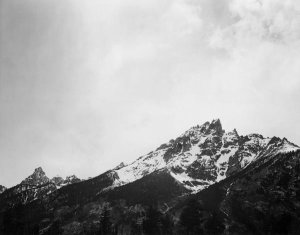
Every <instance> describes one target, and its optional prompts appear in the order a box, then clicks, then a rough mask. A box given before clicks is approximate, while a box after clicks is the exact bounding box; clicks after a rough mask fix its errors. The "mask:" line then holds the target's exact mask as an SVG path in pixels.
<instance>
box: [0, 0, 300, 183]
mask: <svg viewBox="0 0 300 235" xmlns="http://www.w3.org/2000/svg"><path fill="white" fill-rule="evenodd" d="M1 8H2V9H4V10H1V11H0V17H1V25H0V27H1V37H0V50H1V55H0V71H1V77H0V82H1V86H0V106H1V107H2V112H1V116H0V127H1V133H0V154H1V156H5V157H4V158H1V159H0V165H1V166H6V165H13V164H14V163H15V162H19V163H20V164H18V166H16V167H17V168H16V169H17V172H18V176H16V177H18V179H22V177H23V176H24V172H25V170H26V172H30V170H31V169H32V168H33V167H35V165H37V164H39V165H40V164H42V165H43V166H44V168H45V170H46V171H47V172H49V174H50V175H55V174H57V173H60V174H63V175H65V174H71V173H76V174H78V175H79V176H81V177H88V176H93V175H97V174H99V173H101V172H102V171H104V170H107V169H109V168H112V167H113V166H114V165H116V164H118V163H119V162H120V161H125V162H126V161H127V162H130V161H132V160H134V159H135V158H136V157H138V156H139V155H141V154H144V153H146V152H148V151H151V150H152V149H154V148H156V147H157V146H158V145H160V144H161V143H162V142H165V141H167V140H168V139H170V138H174V137H176V136H177V135H179V134H180V133H181V132H183V131H185V129H187V128H189V127H190V126H192V125H195V124H198V123H199V124H201V123H202V122H204V121H207V120H210V119H212V118H216V117H219V118H221V120H222V121H223V123H224V127H225V128H226V129H231V128H234V127H236V128H237V129H238V130H240V131H241V132H242V133H248V132H252V131H255V132H261V133H262V134H266V135H279V136H287V137H290V138H289V139H291V140H297V141H298V143H300V135H299V134H297V133H295V132H294V131H293V130H294V129H295V127H294V126H293V124H292V123H293V122H295V123H296V121H297V120H299V118H300V114H299V112H297V111H296V110H297V106H298V103H297V100H299V99H300V97H299V95H298V94H299V89H300V84H299V79H298V78H299V75H300V74H299V73H300V70H299V64H300V62H299V59H300V56H299V55H298V51H299V49H300V48H299V32H300V30H299V22H300V20H299V10H300V7H299V3H298V2H296V1H289V0H285V1H283V0H282V1H279V0H262V1H256V0H243V1H235V0H221V1H220V0H200V1H199V0H154V1H140V0H115V1H96V0H94V1H93V0H91V1H85V2H83V1H80V0H67V1H60V0H51V1H37V0H30V1H26V3H25V2H22V3H21V2H19V1H13V0H11V1H8V0H7V1H6V0H2V1H1ZM283 120H289V122H283ZM297 141H296V142H297ZM60 164H61V165H67V167H64V168H63V167H60ZM25 168H26V169H25ZM58 168H59V170H58ZM7 169H9V168H7ZM1 170H3V171H2V172H3V180H4V179H10V182H15V183H17V182H18V179H12V176H11V175H10V172H9V171H8V170H6V168H5V169H1ZM1 179H2V178H1ZM0 184H1V182H0ZM3 184H5V182H3Z"/></svg>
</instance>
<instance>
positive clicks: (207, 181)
mask: <svg viewBox="0 0 300 235" xmlns="http://www.w3.org/2000/svg"><path fill="white" fill-rule="evenodd" d="M298 151H299V147H298V146H296V145H295V144H293V143H291V142H289V141H288V140H287V139H285V138H284V139H280V138H278V137H273V138H264V137H263V136H262V135H259V134H250V135H246V136H241V135H239V134H238V132H237V131H236V130H233V131H230V132H225V131H224V130H223V128H222V125H221V122H220V120H218V119H217V120H213V121H211V122H206V123H204V124H203V125H197V126H195V127H192V128H191V129H189V130H187V131H186V132H185V133H183V134H182V135H181V136H179V137H178V138H176V139H175V140H170V141H169V142H167V143H165V144H162V145H161V146H160V147H158V148H157V149H156V150H154V151H152V152H150V153H148V154H146V155H144V156H142V157H140V158H138V159H137V160H136V161H134V162H133V163H131V164H128V165H126V164H124V163H121V164H120V165H118V166H117V167H115V168H114V169H112V170H109V171H107V172H105V173H103V174H101V175H99V176H97V177H95V178H91V179H89V180H86V181H82V182H78V183H76V184H70V185H66V186H64V187H61V185H63V179H62V178H60V177H55V178H53V179H52V180H47V179H46V178H45V177H44V174H43V173H42V172H40V171H38V174H36V175H38V176H39V177H35V176H30V177H28V178H27V179H26V180H25V181H26V182H27V184H26V185H30V184H29V183H32V182H33V183H35V187H42V188H44V189H47V188H48V187H50V185H55V189H54V190H53V191H51V192H50V191H46V190H45V193H42V194H41V195H42V196H40V197H31V198H30V200H28V203H25V206H23V207H22V206H21V207H13V208H11V207H12V206H13V205H15V204H13V203H12V204H9V205H6V207H4V208H9V209H8V210H6V211H5V212H4V213H2V214H1V213H0V219H1V217H2V218H3V219H5V218H6V217H7V216H6V215H7V213H8V212H9V213H8V215H11V214H14V213H17V212H18V211H19V210H21V211H22V213H23V215H24V216H22V218H21V220H22V221H23V222H24V221H25V222H24V224H26V226H27V227H29V228H30V231H33V230H32V229H34V228H36V226H38V227H39V231H40V234H55V233H53V232H51V231H53V229H55V228H57V226H58V225H57V223H58V222H57V221H59V223H60V226H61V227H62V229H63V230H64V231H69V230H70V231H77V232H78V234H80V233H83V231H84V229H85V231H89V232H91V234H93V232H92V231H94V230H93V228H95V227H96V228H99V218H101V216H102V214H101V213H102V212H103V211H104V210H105V209H104V208H106V207H110V210H111V216H112V220H113V226H112V227H113V228H114V229H122V231H126V232H124V233H123V234H130V233H131V232H132V231H133V230H132V229H133V228H135V225H133V224H141V223H143V221H145V220H146V219H147V215H146V211H147V208H148V207H149V206H150V205H154V206H155V207H157V208H159V210H161V211H163V212H164V213H165V214H166V215H170V216H171V217H172V219H173V220H174V221H173V222H172V223H173V225H172V226H174V224H175V225H176V226H177V227H178V226H179V224H180V223H179V222H178V220H179V217H180V214H181V213H182V211H183V210H185V209H184V208H185V207H186V202H187V201H186V200H187V199H190V198H195V199H196V200H198V201H201V202H202V203H203V204H204V205H202V207H203V208H204V212H203V213H202V212H201V213H202V214H204V215H205V216H206V217H205V218H213V219H214V218H218V221H219V222H218V224H221V225H222V226H221V228H222V229H223V227H226V228H230V229H232V231H237V233H238V234H239V233H241V232H243V231H244V232H245V231H246V232H247V231H252V230H251V229H250V228H249V227H248V225H245V224H243V223H242V222H240V221H239V220H238V219H237V218H238V216H237V215H236V214H235V209H234V208H232V206H234V200H235V199H232V198H234V196H233V197H231V195H233V192H235V191H238V190H236V189H238V188H239V187H240V184H242V185H243V187H244V188H243V190H244V191H246V190H247V188H248V187H249V188H251V187H254V186H252V184H255V183H257V182H260V179H259V177H258V176H259V175H260V173H258V172H264V171H265V170H266V169H267V171H269V169H270V172H273V173H272V174H275V175H276V172H277V171H280V164H279V163H277V162H278V159H283V160H284V159H286V160H287V161H288V162H289V161H290V160H288V159H289V157H290V156H291V155H289V154H292V156H293V157H292V159H294V158H295V157H294V156H296V155H297V156H299V153H298ZM295 152H296V153H295ZM287 156H288V157H287ZM274 164H277V165H278V169H279V170H276V169H277V168H276V169H275V168H272V166H273V165H274ZM290 167H294V165H293V164H292V165H291V166H289V167H288V168H290ZM274 172H275V173H274ZM287 175H290V177H292V178H294V177H295V178H296V179H298V178H299V176H298V175H297V174H296V173H295V172H287ZM256 176H257V177H258V178H256ZM265 176H266V175H265ZM265 176H263V178H267V177H265ZM297 177H298V178H297ZM252 178H253V180H252ZM256 180H257V181H256ZM28 182H29V183H28ZM240 182H243V183H240ZM268 184H269V186H270V188H266V189H264V190H269V189H270V190H271V192H273V191H274V190H275V189H276V187H277V185H276V184H274V183H273V182H272V181H271V182H269V183H268ZM20 185H21V186H22V187H23V186H24V184H23V185H22V184H20ZM20 185H19V186H18V187H20ZM46 185H47V186H46ZM295 185H297V183H295ZM295 185H293V187H294V188H295V187H296V186H295ZM31 186H32V185H31ZM235 187H236V189H235ZM33 189H34V188H33ZM297 190H298V189H296V190H295V191H294V189H293V188H292V189H291V190H287V191H290V192H292V194H295V195H296V196H297V195H298V194H297V193H298V191H297ZM8 191H10V192H12V191H11V190H8ZM25 191H26V190H25ZM31 191H32V189H31ZM5 193H6V192H5ZM5 193H3V194H1V195H0V204H1V203H2V204H3V201H5V200H1V199H3V197H2V195H4V194H5ZM12 194H13V195H18V194H14V192H12ZM6 195H7V194H6ZM20 195H22V199H24V192H23V191H22V193H21V194H20ZM243 195H247V192H243ZM243 195H238V198H243ZM256 195H257V192H256V191H255V192H252V194H250V195H249V196H247V197H245V198H244V199H245V200H246V201H247V199H248V197H249V198H250V197H251V196H253V197H254V198H255V197H256ZM34 199H37V200H34ZM265 200H267V199H265ZM297 200H298V199H297ZM297 200H296V201H295V202H296V204H297V202H299V200H298V201H297ZM232 201H233V203H232ZM21 202H24V201H21ZM0 206H1V205H0ZM253 206H256V205H253ZM195 207H197V206H195ZM20 208H21V209H20ZM287 210H291V207H288V208H287ZM7 211H8V212H7ZM126 213H129V214H130V215H131V216H130V218H128V217H126V216H125V214H126ZM131 213H133V214H131ZM32 215H34V216H32ZM121 215H123V216H121ZM214 216H216V217H214ZM123 217H124V218H125V217H126V218H127V219H128V220H124V219H123ZM8 218H10V217H9V216H8ZM205 218H204V219H203V221H206V219H205ZM295 218H297V217H295ZM8 220H9V219H8ZM220 221H221V222H220ZM203 223H204V222H203ZM205 223H206V222H205ZM236 224H237V226H238V228H235V227H234V226H235V225H236ZM0 225H1V224H0ZM3 226H4V227H3ZM176 226H175V227H173V229H175V230H176V229H177V227H176ZM201 226H202V225H201ZM203 226H204V225H203ZM205 226H206V225H205ZM252 226H255V225H252ZM250 227H251V226H250ZM0 229H1V226H0ZM11 229H12V230H13V229H14V226H11V227H5V224H2V230H5V231H12V230H11ZM178 229H182V228H181V227H180V226H179V227H178ZM201 229H202V228H201ZM205 229H206V228H205ZM22 231H23V230H22ZM80 231H81V232H80ZM253 231H254V230H253ZM94 232H95V231H94ZM25 234H26V233H25ZM65 234H73V233H65ZM137 234H139V233H137ZM179 234H181V233H180V232H179ZM208 234H213V233H209V232H208Z"/></svg>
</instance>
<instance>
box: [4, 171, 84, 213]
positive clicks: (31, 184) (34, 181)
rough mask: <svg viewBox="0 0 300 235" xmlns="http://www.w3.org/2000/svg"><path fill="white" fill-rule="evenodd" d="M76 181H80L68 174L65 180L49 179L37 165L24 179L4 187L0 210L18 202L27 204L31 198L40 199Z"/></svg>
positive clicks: (58, 178)
mask: <svg viewBox="0 0 300 235" xmlns="http://www.w3.org/2000/svg"><path fill="white" fill-rule="evenodd" d="M76 182H80V180H79V179H78V178H77V177H76V176H69V177H67V178H66V179H65V180H64V179H62V178H61V177H54V178H53V179H49V178H48V177H47V176H46V174H45V172H44V171H43V169H42V168H41V167H38V168H36V169H35V170H34V172H33V174H31V175H30V176H28V177H27V178H26V179H24V180H23V181H22V182H21V183H20V184H18V185H16V186H14V187H12V188H9V189H6V190H5V191H4V192H3V193H1V195H0V208H1V209H0V210H3V209H5V208H9V207H12V206H14V205H17V204H19V203H21V204H27V203H30V202H31V201H33V200H36V199H41V198H43V197H45V196H46V195H49V194H51V193H52V192H54V191H55V190H57V189H59V188H61V187H62V186H65V185H68V184H72V183H76Z"/></svg>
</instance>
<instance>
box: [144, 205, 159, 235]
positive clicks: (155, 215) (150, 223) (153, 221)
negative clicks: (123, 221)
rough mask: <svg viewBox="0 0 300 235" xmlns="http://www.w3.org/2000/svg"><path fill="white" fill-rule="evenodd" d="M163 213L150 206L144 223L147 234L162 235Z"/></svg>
mask: <svg viewBox="0 0 300 235" xmlns="http://www.w3.org/2000/svg"><path fill="white" fill-rule="evenodd" d="M160 217H161V213H160V212H159V211H158V210H157V209H155V208H154V207H153V206H150V207H149V208H148V210H147V211H146V219H145V220H144V222H143V230H144V232H145V234H161V227H162V224H161V220H160Z"/></svg>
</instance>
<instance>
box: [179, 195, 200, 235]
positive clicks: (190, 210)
mask: <svg viewBox="0 0 300 235" xmlns="http://www.w3.org/2000/svg"><path fill="white" fill-rule="evenodd" d="M202 217H203V208H202V206H201V204H200V203H199V202H198V201H197V200H196V199H192V200H190V201H189V202H188V204H187V206H186V207H185V208H184V209H183V211H182V213H181V215H180V226H181V229H182V230H183V231H182V232H183V233H185V234H187V235H192V234H202V233H203V230H202V228H201V221H202Z"/></svg>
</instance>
